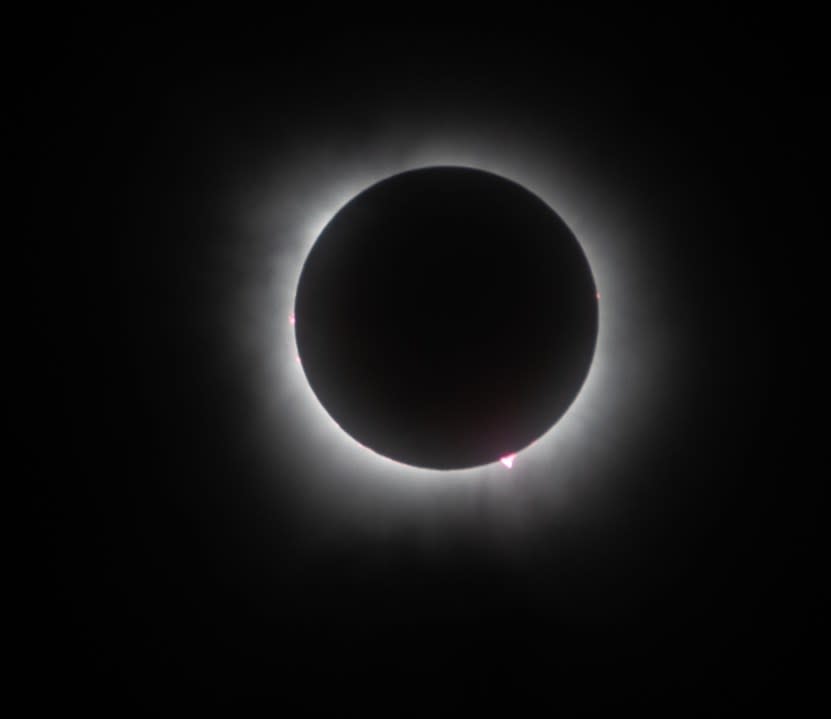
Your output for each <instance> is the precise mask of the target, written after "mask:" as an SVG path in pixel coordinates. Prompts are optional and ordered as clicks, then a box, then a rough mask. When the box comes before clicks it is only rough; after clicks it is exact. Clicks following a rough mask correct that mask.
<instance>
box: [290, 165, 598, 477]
mask: <svg viewBox="0 0 831 719" xmlns="http://www.w3.org/2000/svg"><path fill="white" fill-rule="evenodd" d="M295 317H296V325H295V331H296V336H297V346H298V350H299V353H300V359H301V362H302V365H303V369H304V371H305V373H306V377H307V378H308V381H309V384H310V385H311V387H312V389H313V390H314V392H315V394H316V395H317V397H318V399H319V400H320V402H321V404H322V405H323V407H324V408H325V409H326V410H327V411H328V412H329V414H330V415H331V416H332V417H333V418H334V420H335V421H336V422H337V423H338V424H339V425H340V426H341V427H342V428H343V429H344V431H346V432H347V433H348V434H350V435H351V436H352V437H353V438H355V439H356V440H357V441H358V442H360V443H361V444H363V445H365V446H367V447H369V448H371V449H373V450H374V451H376V452H378V453H379V454H382V455H384V456H386V457H390V458H391V459H394V460H397V461H399V462H403V463H405V464H409V465H414V466H418V467H429V468H434V469H461V468H467V467H474V466H478V465H482V464H488V463H491V462H495V461H497V460H499V458H500V457H503V456H505V455H508V454H513V453H516V452H518V451H519V450H521V449H522V448H524V447H526V446H528V445H529V444H531V443H532V442H533V441H534V440H536V439H537V438H539V437H540V436H541V435H543V434H544V433H545V432H546V431H547V430H548V429H549V428H550V427H551V426H552V425H553V424H554V423H555V422H557V420H558V419H560V417H562V415H563V414H564V413H565V411H566V410H567V409H568V407H569V405H570V404H571V403H572V401H573V400H574V398H575V397H576V396H577V393H578V392H579V390H580V387H581V385H582V384H583V381H584V380H585V378H586V375H587V374H588V371H589V366H590V365H591V360H592V355H593V353H594V346H595V340H596V337H597V299H596V289H595V285H594V280H593V278H592V274H591V270H590V269H589V265H588V262H587V260H586V257H585V255H584V254H583V251H582V249H581V248H580V245H579V244H578V242H577V240H576V238H575V237H574V235H573V234H572V232H571V231H570V230H569V228H568V227H567V226H566V224H565V223H564V222H563V221H562V220H561V219H560V217H559V216H558V215H557V214H556V213H555V212H554V211H553V210H552V209H551V208H550V207H548V206H547V205H546V204H545V203H544V202H543V201H542V200H540V199H539V198H538V197H537V196H536V195H533V194H532V193H531V192H529V191H528V190H526V189H525V188H523V187H521V186H520V185H518V184H516V183H514V182H511V181H509V180H506V179H504V178H502V177H499V176H497V175H493V174H491V173H488V172H482V171H480V170H473V169H469V168H462V167H431V168H426V169H420V170H413V171H410V172H405V173H402V174H400V175H395V176H393V177H390V178H388V179H386V180H383V181H382V182H379V183H377V184H375V185H373V186H372V187H370V188H368V189H367V190H364V191H363V192H361V193H360V194H359V195H357V196H356V197H355V198H354V199H352V200H351V201H350V202H349V203H347V204H346V205H345V206H344V207H343V208H342V209H341V210H340V211H339V212H338V213H337V214H336V215H335V216H334V218H332V220H331V221H330V222H329V224H328V225H327V226H326V228H325V229H324V230H323V232H322V233H321V234H320V237H319V238H318V240H317V242H316V243H315V245H314V247H313V248H312V250H311V252H310V253H309V256H308V258H307V259H306V262H305V264H304V266H303V271H302V273H301V275H300V282H299V285H298V288H297V297H296V304H295Z"/></svg>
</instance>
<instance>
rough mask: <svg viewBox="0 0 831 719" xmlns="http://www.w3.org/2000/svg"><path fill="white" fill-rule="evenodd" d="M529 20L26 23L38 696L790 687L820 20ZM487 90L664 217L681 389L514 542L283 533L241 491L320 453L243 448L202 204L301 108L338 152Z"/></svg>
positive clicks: (748, 697) (608, 699) (295, 524)
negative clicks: (491, 548) (274, 458)
mask: <svg viewBox="0 0 831 719" xmlns="http://www.w3.org/2000/svg"><path fill="white" fill-rule="evenodd" d="M551 23H552V21H551V20H550V19H545V18H542V17H541V18H540V19H539V22H535V23H531V24H530V25H531V27H511V28H510V29H508V28H505V27H502V28H501V29H499V28H497V27H491V28H490V29H487V30H479V29H476V28H473V27H471V26H470V25H468V24H461V25H458V26H454V27H452V28H451V27H443V26H440V25H433V24H431V23H428V24H427V25H426V26H425V27H420V28H418V29H416V28H414V27H410V26H409V21H405V20H402V21H400V22H395V23H390V24H389V25H387V26H384V27H378V28H370V27H367V26H363V25H359V26H357V27H356V26H354V25H337V24H335V25H333V26H330V27H327V28H323V27H320V20H319V19H314V21H312V20H309V19H307V20H304V21H298V20H291V21H289V20H287V19H285V18H282V19H280V18H276V19H274V18H268V19H266V18H262V19H261V20H255V21H249V22H244V23H240V22H239V21H238V19H235V20H233V21H232V20H231V19H229V18H224V17H215V18H211V19H209V20H207V19H205V18H201V19H200V20H199V21H197V20H195V19H194V18H193V17H187V16H181V17H177V18H168V17H161V16H159V17H157V18H123V17H119V18H116V17H109V18H107V17H101V16H98V15H94V14H87V15H81V16H73V17H71V18H52V19H50V20H49V21H48V22H46V21H45V20H44V21H40V24H38V23H35V24H33V25H32V26H30V29H29V31H27V33H26V38H27V39H28V42H27V47H28V50H27V51H26V52H22V53H21V54H20V55H18V56H17V57H16V60H15V64H13V67H17V68H19V72H18V73H17V77H18V79H19V80H20V90H21V92H20V95H19V102H17V103H16V105H15V117H16V119H19V120H20V121H21V122H20V125H19V128H20V129H19V132H17V133H16V134H15V136H14V138H13V140H14V143H15V145H16V146H15V147H14V148H13V150H15V151H19V154H20V156H21V159H22V160H23V161H24V162H23V170H22V171H21V175H20V177H21V178H22V180H21V183H20V184H22V185H23V186H24V189H25V191H26V196H27V202H26V203H25V204H23V205H22V208H23V209H24V211H25V213H26V221H25V227H26V230H25V232H24V235H23V236H24V237H25V238H26V242H27V245H26V259H27V261H26V263H25V265H24V266H25V268H26V270H27V272H26V279H27V284H28V290H27V292H26V294H25V300H24V302H23V303H22V304H24V305H25V307H26V310H27V312H29V311H30V312H31V315H28V314H27V317H28V316H31V321H30V323H29V324H30V326H31V327H33V328H34V343H33V344H32V346H33V347H34V348H36V352H35V353H33V354H34V361H33V362H31V363H30V368H31V369H32V370H34V371H33V374H34V379H33V381H32V382H31V383H29V386H30V387H31V390H30V399H29V400H28V401H27V406H28V408H29V412H27V413H26V414H25V415H24V416H25V417H26V421H25V422H23V423H22V425H23V426H24V427H25V428H26V435H27V438H26V444H25V448H26V451H27V456H28V457H30V458H31V460H30V461H29V462H27V465H26V466H27V470H26V472H25V477H26V483H27V485H31V486H32V488H33V489H34V491H35V500H36V501H35V503H34V505H33V506H34V509H35V516H34V520H33V522H31V523H30V525H29V526H28V528H27V530H26V531H25V533H24V535H23V540H22V542H21V545H22V549H21V552H20V554H21V556H22V557H23V558H24V564H25V566H26V573H25V582H24V586H26V587H27V588H29V589H31V591H28V589H27V591H25V592H24V596H25V602H26V611H25V612H23V614H21V616H20V623H21V625H22V628H23V630H24V633H25V635H26V641H25V643H24V648H23V651H22V654H21V655H20V657H19V664H20V666H21V667H22V668H23V671H24V674H25V675H26V677H27V682H26V684H25V687H26V690H27V691H28V692H29V693H30V700H31V701H32V702H33V703H35V705H37V704H40V703H46V704H49V705H53V704H54V705H58V706H71V705H76V704H79V705H84V706H87V707H100V708H106V707H112V706H131V705H136V706H143V707H149V708H155V707H161V706H168V705H169V704H170V703H171V702H173V703H176V704H179V703H181V704H182V706H192V705H194V704H197V703H201V702H202V701H206V702H208V703H216V702H226V701H227V702H229V703H231V704H234V703H236V702H240V701H249V700H250V701H254V700H260V699H266V700H268V701H270V702H271V706H272V707H274V708H285V707H287V706H289V705H291V706H299V707H303V706H306V707H310V706H321V705H323V704H327V705H333V706H335V707H338V706H342V707H346V706H363V705H364V704H365V703H380V704H381V705H383V706H385V707H386V709H385V711H386V713H387V714H390V715H394V714H396V713H399V712H400V711H402V710H404V709H406V708H409V707H410V706H412V705H414V704H420V703H421V702H426V705H427V706H428V707H433V708H434V709H436V708H442V707H444V706H446V705H445V703H444V702H445V701H450V697H454V698H455V699H456V700H458V701H459V702H461V706H462V707H468V708H472V707H473V706H478V705H485V706H487V705H489V704H492V703H494V702H496V701H497V699H499V698H506V699H507V701H508V706H509V707H514V708H517V707H518V706H520V705H523V704H525V703H531V702H538V701H541V702H544V703H545V704H546V705H547V706H548V707H549V708H550V709H551V710H556V709H557V708H558V707H562V706H566V705H568V706H576V707H581V706H594V704H595V703H597V702H603V703H611V704H612V705H620V706H622V705H626V704H629V703H630V701H637V702H643V701H646V702H647V703H650V702H653V701H659V700H662V699H669V700H672V701H674V702H675V703H676V706H680V707H690V706H693V705H695V706H699V705H703V706H705V707H711V708H719V707H730V708H742V707H751V706H756V705H761V704H765V703H767V702H770V701H772V700H773V699H774V698H779V699H783V700H784V701H786V702H788V703H791V702H795V701H798V700H801V699H803V698H804V697H806V696H808V695H809V694H810V690H811V688H812V687H813V686H814V684H815V683H816V682H818V681H819V672H818V669H816V668H814V665H813V664H812V662H811V661H810V659H809V656H810V651H809V650H810V648H811V646H812V644H813V638H814V637H815V636H816V635H817V633H818V629H819V627H818V625H817V624H816V623H815V616H816V610H817V609H818V602H819V599H818V596H817V593H816V589H815V583H814V579H813V575H814V573H815V572H816V571H817V566H818V565H817V564H816V563H815V561H814V557H815V550H814V549H812V548H813V547H815V543H816V541H817V538H816V532H817V524H818V513H819V506H818V504H817V503H815V502H814V501H812V499H811V497H812V491H813V487H814V486H815V484H816V481H817V478H816V475H815V473H814V472H813V471H808V470H807V469H806V468H805V467H804V466H803V462H802V461H801V459H800V458H801V457H802V452H800V451H799V450H798V449H796V440H797V439H799V440H800V441H802V442H805V441H807V436H806V434H807V433H805V431H804V428H803V427H802V426H801V424H802V423H804V422H805V416H804V415H803V414H801V413H800V412H799V411H798V409H797V400H795V399H792V398H794V397H796V398H798V397H800V396H803V395H805V394H806V393H810V392H812V391H813V387H812V386H813V380H811V379H809V376H808V372H807V370H806V369H805V368H804V367H803V368H802V370H801V371H800V372H797V371H796V369H795V368H796V367H797V366H798V365H800V366H801V365H802V362H803V361H804V358H805V357H806V356H807V354H808V353H809V352H810V349H811V345H812V341H811V340H809V339H807V337H806V336H804V335H803V333H802V328H801V326H800V323H799V318H800V317H801V316H804V313H805V311H806V306H807V304H808V302H809V300H808V297H807V295H808V288H806V287H805V285H806V284H807V283H806V281H805V280H803V279H802V278H801V276H797V274H796V272H795V270H793V269H791V268H794V267H796V263H797V260H799V262H802V263H804V262H806V260H805V253H808V257H809V259H808V260H807V262H809V263H810V262H811V260H810V253H812V252H814V251H815V248H814V246H813V245H812V244H811V241H809V240H808V238H814V240H813V241H815V238H816V237H817V234H816V227H817V226H818V225H816V224H814V220H813V217H812V215H813V213H815V212H816V208H817V207H818V206H819V189H818V187H819V185H818V184H817V183H816V178H817V176H818V174H819V169H818V160H817V159H816V158H817V157H818V152H819V146H818V145H817V144H816V141H815V139H813V138H814V134H815V132H816V130H818V129H819V128H820V127H821V126H822V125H821V122H820V120H819V118H817V117H816V116H815V114H814V112H815V110H816V107H817V104H818V103H817V102H816V98H818V96H819V92H820V86H819V84H818V80H817V77H818V74H819V73H818V67H817V65H816V62H817V56H818V54H819V51H818V49H817V45H816V39H815V38H814V37H813V35H812V33H811V32H810V31H809V28H810V25H811V23H810V22H807V21H806V22H805V23H800V22H796V21H790V20H789V21H785V20H784V19H781V18H765V19H760V18H758V17H746V16H742V17H736V18H729V17H719V18H708V19H707V20H701V19H695V18H679V19H676V20H672V21H669V20H666V21H664V22H660V23H658V22H655V21H649V20H647V19H646V18H637V17H625V18H613V19H610V20H609V22H608V24H606V25H605V27H604V28H598V27H597V19H593V20H592V23H590V24H585V23H583V24H581V23H577V24H575V25H574V26H573V27H572V26H571V25H570V24H569V23H565V22H560V23H558V24H557V25H556V27H552V25H551ZM17 89H18V88H17V85H15V90H17ZM16 97H17V95H16ZM485 102H487V105H488V106H492V105H493V104H494V103H498V104H500V105H501V107H502V108H504V112H505V113H506V114H507V115H510V114H512V113H514V114H516V115H517V116H518V117H533V118H534V119H535V121H537V122H540V123H543V124H544V123H545V122H546V121H547V120H548V118H551V121H552V123H553V124H556V126H557V127H558V128H559V129H560V131H562V132H563V133H564V136H565V137H567V139H568V141H569V142H574V143H577V144H578V145H579V146H580V147H581V148H583V151H584V156H590V157H591V158H592V162H593V167H594V168H595V170H599V171H600V172H602V173H605V174H607V175H608V176H610V177H619V176H620V175H625V176H626V182H627V184H628V185H629V186H630V187H632V188H634V189H635V191H636V192H637V193H638V195H639V197H641V198H648V199H649V202H647V203H645V204H647V205H648V206H650V207H651V208H652V209H654V212H655V213H656V215H659V216H661V217H663V218H667V217H668V218H681V219H680V220H679V221H678V222H677V223H676V224H675V228H676V231H675V233H674V235H673V237H674V239H673V245H672V246H671V247H664V248H662V251H661V253H660V254H659V255H655V256H649V257H644V258H643V260H642V261H643V262H647V263H649V262H652V263H659V266H660V268H661V270H662V271H663V273H664V276H665V278H666V285H665V286H664V287H662V288H661V292H659V293H657V296H659V297H662V298H664V299H666V300H667V301H668V306H667V308H666V313H667V316H668V317H671V318H672V320H673V322H675V323H676V331H677V332H678V333H679V334H680V335H682V336H683V337H684V342H685V347H688V348H689V349H688V352H687V355H686V356H685V359H684V365H685V366H684V368H683V369H684V373H683V374H684V376H685V377H686V378H687V380H686V384H685V385H684V386H681V387H679V388H678V390H677V396H676V397H673V401H672V403H671V406H672V408H673V409H672V414H671V415H668V416H666V417H664V418H662V420H663V421H662V422H661V423H660V424H657V423H656V426H655V427H654V431H653V432H651V433H650V436H649V438H648V439H642V440H640V444H639V445H638V446H636V447H633V448H630V450H631V451H630V452H629V454H628V455H627V457H628V458H627V460H626V464H625V466H621V467H619V468H618V473H619V475H620V477H622V479H621V480H620V481H619V482H618V484H617V486H619V487H623V490H620V491H619V492H618V495H617V496H615V497H614V502H615V503H616V509H617V513H616V515H615V516H616V517H617V519H616V520H615V521H614V522H610V523H609V524H607V525H605V526H597V525H594V526H593V527H592V529H591V531H588V530H585V531H584V530H581V529H580V528H579V526H572V527H570V528H568V529H555V528H550V529H547V530H543V531H541V532H539V533H538V534H537V535H535V537H536V538H535V540H534V541H533V542H532V543H531V545H530V546H526V547H525V548H524V549H523V551H521V552H517V553H516V554H515V555H512V558H511V559H510V560H506V559H505V558H504V557H502V558H496V557H494V556H492V555H491V554H490V553H489V552H488V551H486V549H485V548H483V545H481V544H480V543H479V542H478V541H477V539H476V532H475V529H474V530H469V531H467V533H465V532H460V536H459V537H457V538H456V539H455V540H454V541H453V542H448V543H447V544H446V545H442V546H439V547H434V548H432V549H431V550H430V551H426V550H424V549H423V547H422V546H421V545H420V544H418V543H417V542H414V541H410V540H409V539H408V536H407V535H406V534H405V533H402V534H400V535H395V534H393V536H391V537H390V538H389V539H388V540H385V541H383V542H381V541H377V540H369V539H366V538H359V537H358V536H355V537H346V538H345V539H344V541H341V542H337V543H331V544H327V545H325V546H326V547H327V549H326V550H325V551H317V552H308V551H306V550H302V549H299V547H300V546H305V545H303V542H304V541H306V542H308V538H309V535H315V534H321V533H324V532H325V528H323V527H321V526H320V524H319V523H309V522H306V521H305V520H304V518H303V517H304V515H302V514H300V513H298V512H297V511H296V508H295V507H294V506H293V505H292V503H291V501H289V500H288V499H287V500H286V501H285V502H284V503H282V504H280V503H278V504H277V506H274V507H268V508H263V507H262V497H261V495H260V494H258V492H256V491H255V490H254V489H253V486H254V485H255V484H256V478H257V477H259V476H261V475H262V474H263V473H264V472H269V473H270V474H271V475H276V476H277V477H278V478H283V477H284V478H285V480H286V482H291V483H302V482H303V478H304V475H305V474H307V473H310V472H314V471H315V468H314V464H309V463H308V462H307V461H306V458H304V457H303V456H302V448H300V449H299V450H298V448H297V447H295V446H286V447H279V448H278V450H279V451H278V454H280V456H282V457H283V459H284V461H282V462H280V463H278V464H277V466H269V467H263V466H262V462H261V460H259V459H257V458H255V457H252V456H251V455H249V454H247V453H246V451H245V450H244V446H245V445H244V442H241V441H239V439H240V434H241V430H240V429H239V427H240V426H241V425H242V424H244V420H245V419H246V417H248V414H249V404H250V402H251V401H252V400H251V398H250V397H247V396H246V395H245V393H244V392H241V391H240V388H239V384H238V383H236V382H235V380H234V377H233V373H232V372H229V371H227V368H224V367H223V364H222V363H223V360H224V357H225V352H224V350H223V343H224V342H226V341H227V338H226V337H225V336H224V335H223V334H222V332H220V331H219V330H218V329H217V326H216V324H215V322H214V321H213V319H212V318H213V317H214V316H215V315H216V314H218V313H221V312H222V310H223V302H224V299H225V295H224V294H223V291H224V290H223V288H225V287H226V286H227V285H228V284H229V283H233V281H234V278H233V277H228V276H226V275H225V274H223V273H231V272H233V268H224V269H223V268H221V267H217V266H216V265H215V264H210V263H207V264H208V266H209V271H206V269H205V267H206V263H205V261H203V258H205V257H208V256H210V255H211V252H212V251H213V250H214V249H215V246H216V245H217V244H218V243H221V242H223V241H224V238H225V237H226V236H227V233H226V231H227V228H228V219H227V217H226V216H225V214H224V210H223V204H222V199H223V197H224V196H225V195H226V193H227V192H228V188H229V187H232V186H235V185H238V184H240V183H246V182H252V183H256V182H257V178H251V177H248V176H247V174H246V170H245V168H246V160H247V158H248V157H250V158H255V157H257V155H258V153H260V152H261V151H264V150H265V149H266V148H267V150H268V152H270V153H272V154H273V155H274V156H275V157H277V158H279V157H280V153H281V152H282V151H284V150H285V151H286V152H289V151H290V150H292V143H293V142H294V138H296V137H297V134H298V132H300V131H301V130H302V131H303V132H304V133H306V135H308V133H309V128H312V129H313V130H314V131H319V132H321V133H324V134H325V133H336V134H338V135H339V136H341V137H354V138H356V139H355V143H356V148H357V149H356V151H359V144H360V138H361V137H362V136H363V135H371V134H372V133H373V132H374V131H375V130H376V128H377V127H378V125H379V124H382V123H383V118H384V117H386V116H387V114H388V113H389V112H390V111H391V110H395V111H399V112H400V111H401V109H402V108H409V107H412V108H413V112H412V122H413V123H414V124H417V123H419V122H421V121H424V120H423V118H427V117H430V116H432V115H435V113H440V112H441V111H442V110H443V109H445V108H448V107H450V108H453V110H454V111H456V112H462V113H463V112H469V113H470V114H471V116H473V117H475V115H476V113H477V112H480V111H482V108H483V106H484V105H485ZM379 118H380V119H379ZM231 136H233V138H234V140H233V142H230V141H229V142H228V144H227V146H226V145H225V144H223V138H228V137H231ZM304 136H305V135H304ZM229 148H232V150H231V149H229ZM247 153H248V154H247ZM278 162H279V159H278ZM670 287H671V289H672V291H671V292H670V291H669V289H668V288H670ZM668 298H669V299H668ZM13 311H14V309H13ZM797 418H800V419H799V420H797ZM290 421H291V419H290V418H289V417H287V418H286V422H287V423H288V422H290ZM633 537H634V538H635V540H636V541H633V540H632V538H633ZM301 540H302V541H301ZM631 547H637V551H630V548H631Z"/></svg>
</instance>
